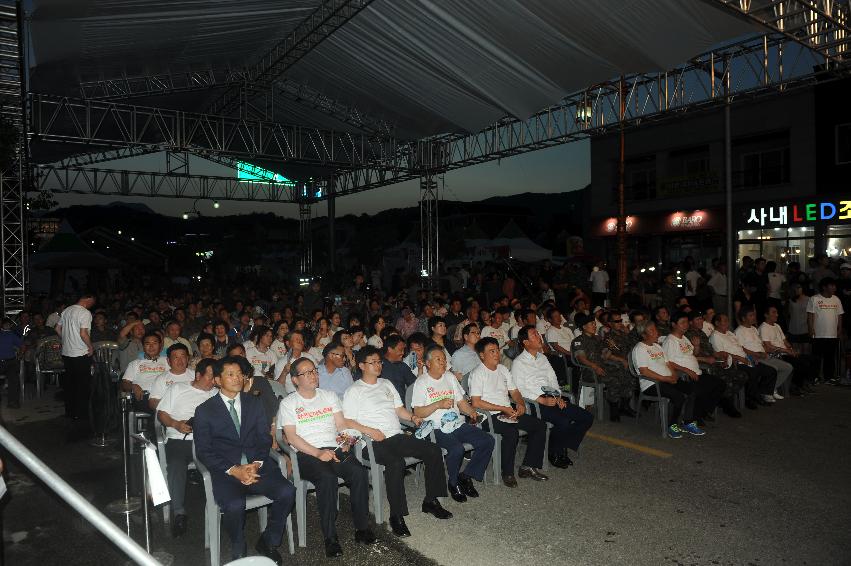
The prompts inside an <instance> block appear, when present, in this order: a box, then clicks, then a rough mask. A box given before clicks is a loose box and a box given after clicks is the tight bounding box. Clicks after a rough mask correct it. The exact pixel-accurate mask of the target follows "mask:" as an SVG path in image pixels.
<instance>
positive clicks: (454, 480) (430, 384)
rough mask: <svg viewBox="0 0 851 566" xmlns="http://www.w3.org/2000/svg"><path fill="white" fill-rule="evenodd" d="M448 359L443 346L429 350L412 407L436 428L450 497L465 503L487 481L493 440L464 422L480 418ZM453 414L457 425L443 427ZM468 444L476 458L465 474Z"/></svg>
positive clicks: (413, 397)
mask: <svg viewBox="0 0 851 566" xmlns="http://www.w3.org/2000/svg"><path fill="white" fill-rule="evenodd" d="M468 326H469V325H468ZM468 336H469V334H468ZM445 356H446V355H445V353H444V351H443V347H441V346H440V345H438V344H432V345H431V346H429V347H428V348H426V351H425V361H426V373H424V374H423V375H421V376H420V377H419V378H417V380H416V381H415V382H414V390H413V395H412V397H411V407H412V408H413V410H414V414H415V415H416V416H418V417H420V418H422V419H425V420H429V421H431V423H432V424H433V425H434V436H435V440H436V441H437V445H438V446H440V447H441V448H443V449H445V450H446V475H447V482H448V483H447V485H448V487H449V495H450V496H451V497H452V499H454V500H455V501H457V502H458V503H463V502H465V501H467V498H468V497H478V496H479V492H478V491H476V488H475V486H474V485H473V480H476V481H479V482H481V481H483V480H484V478H485V470H487V467H488V462H490V459H491V454H492V453H493V447H494V438H493V437H492V436H491V435H489V434H488V433H486V432H485V431H483V430H482V429H480V428H476V427H475V426H473V425H471V424H468V423H466V422H463V419H464V416H468V417H471V418H472V419H474V420H477V419H478V417H479V415H478V413H476V410H475V409H474V408H473V407H472V406H470V404H469V403H468V402H467V400H466V399H465V398H464V390H463V389H461V384H459V383H458V380H457V379H456V378H455V376H454V375H453V374H452V373H451V372H449V371H447V369H446V357H445ZM453 414H454V416H455V418H454V419H453V420H454V421H456V422H451V423H446V424H444V422H443V419H448V418H449V417H451V416H452V415H453ZM459 421H460V422H461V424H460V425H458V422H459ZM465 443H467V444H471V445H472V446H473V456H472V457H471V458H470V461H469V462H468V463H467V466H466V467H465V468H464V471H463V472H462V471H461V465H462V464H463V463H464V452H465V450H464V444H465Z"/></svg>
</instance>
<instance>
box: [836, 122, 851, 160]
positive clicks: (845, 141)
mask: <svg viewBox="0 0 851 566" xmlns="http://www.w3.org/2000/svg"><path fill="white" fill-rule="evenodd" d="M836 164H837V165H847V164H851V124H839V125H837V126H836Z"/></svg>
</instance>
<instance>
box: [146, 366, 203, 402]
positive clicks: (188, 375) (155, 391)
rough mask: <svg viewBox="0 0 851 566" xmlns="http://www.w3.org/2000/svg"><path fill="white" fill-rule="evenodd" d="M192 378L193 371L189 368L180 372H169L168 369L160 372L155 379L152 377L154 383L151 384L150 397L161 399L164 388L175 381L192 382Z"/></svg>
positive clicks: (193, 375) (193, 376)
mask: <svg viewBox="0 0 851 566" xmlns="http://www.w3.org/2000/svg"><path fill="white" fill-rule="evenodd" d="M194 379H195V372H194V371H192V370H191V369H187V370H186V371H185V372H183V373H181V374H174V373H171V371H170V370H169V371H167V372H165V373H161V374H160V375H158V376H157V378H156V379H154V383H153V384H152V385H151V389H150V393H151V394H150V398H151V399H162V398H163V395H165V392H166V389H168V388H170V387H171V386H172V385H174V384H175V383H192V381H193V380H194Z"/></svg>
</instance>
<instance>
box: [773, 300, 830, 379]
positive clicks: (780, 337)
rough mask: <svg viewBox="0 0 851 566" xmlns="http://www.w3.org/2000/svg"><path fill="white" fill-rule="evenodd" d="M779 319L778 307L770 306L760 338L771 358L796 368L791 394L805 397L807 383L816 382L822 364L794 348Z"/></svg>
mask: <svg viewBox="0 0 851 566" xmlns="http://www.w3.org/2000/svg"><path fill="white" fill-rule="evenodd" d="M778 318H779V314H778V312H777V307H774V306H769V307H767V308H766V309H765V322H763V323H762V324H761V325H760V326H759V338H760V340H762V344H763V346H765V351H766V352H767V353H768V355H769V356H771V357H772V358H780V359H781V360H783V361H784V362H786V363H788V364H789V365H791V366H792V368H794V372H793V373H792V382H793V383H792V387H791V392H792V394H793V395H803V393H804V390H805V389H806V388H807V381H814V380H815V378H816V377H817V376H818V372H819V365H820V363H819V360H818V358H816V357H815V356H810V355H808V354H799V353H798V352H796V351H795V349H794V348H792V343H791V342H789V340H788V339H787V338H786V334H784V333H783V329H782V328H780V325H779V324H777V319H778Z"/></svg>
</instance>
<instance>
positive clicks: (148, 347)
mask: <svg viewBox="0 0 851 566" xmlns="http://www.w3.org/2000/svg"><path fill="white" fill-rule="evenodd" d="M142 349H143V352H144V358H142V359H139V360H133V361H132V362H130V363H129V364H127V369H126V370H125V371H124V375H123V376H122V378H121V390H122V391H129V392H131V393H133V398H134V400H135V406H136V410H138V411H147V410H148V406H147V403H146V402H145V401H144V397H145V392H150V391H151V387H153V385H154V381H155V380H156V379H157V377H159V375H160V374H163V373H165V372H167V371H168V369H169V366H168V358H166V357H165V356H161V355H160V351H161V350H162V341H161V339H160V335H159V334H157V333H156V332H148V333H146V334H145V337H144V338H143V339H142Z"/></svg>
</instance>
